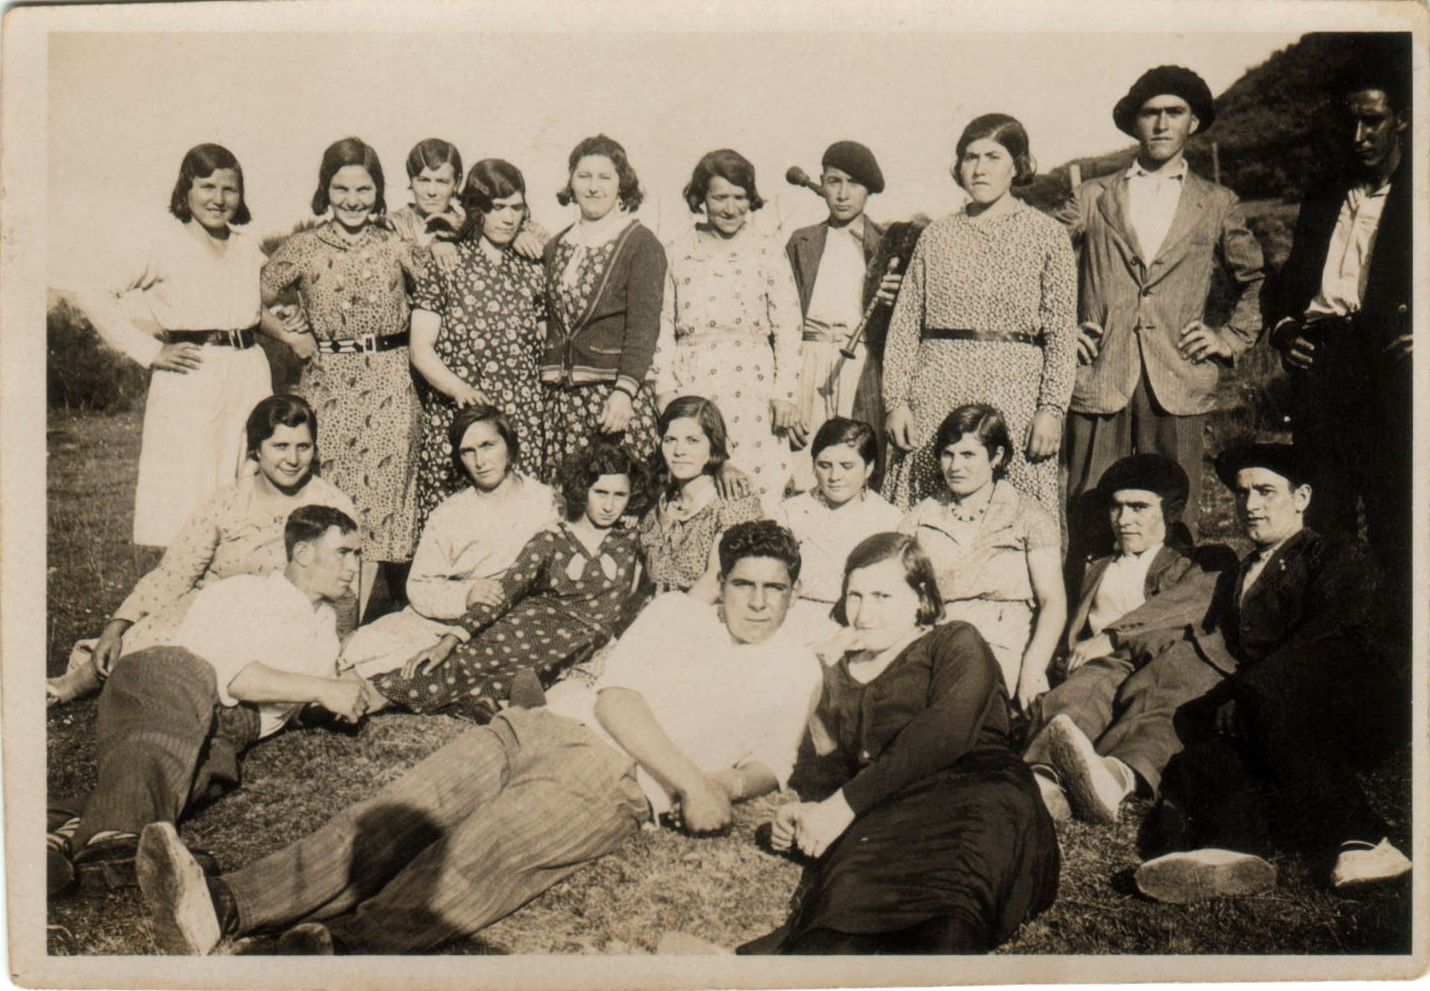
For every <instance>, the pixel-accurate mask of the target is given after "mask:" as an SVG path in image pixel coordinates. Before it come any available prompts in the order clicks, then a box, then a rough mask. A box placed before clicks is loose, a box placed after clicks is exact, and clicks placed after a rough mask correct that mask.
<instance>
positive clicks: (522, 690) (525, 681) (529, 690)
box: [507, 668, 546, 709]
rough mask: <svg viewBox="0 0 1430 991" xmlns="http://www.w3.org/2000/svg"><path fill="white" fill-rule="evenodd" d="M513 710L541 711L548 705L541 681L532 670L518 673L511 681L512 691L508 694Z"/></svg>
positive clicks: (523, 670) (522, 670)
mask: <svg viewBox="0 0 1430 991" xmlns="http://www.w3.org/2000/svg"><path fill="white" fill-rule="evenodd" d="M507 698H508V700H509V701H510V702H511V704H512V707H513V708H517V709H540V708H541V707H542V706H544V705H545V704H546V692H545V690H543V689H542V687H541V679H540V678H538V677H537V676H536V672H535V671H533V670H531V668H522V669H521V670H519V671H517V673H516V677H514V678H512V680H511V691H510V692H509V693H508V694H507Z"/></svg>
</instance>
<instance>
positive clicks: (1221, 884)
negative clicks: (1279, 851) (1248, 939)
mask: <svg viewBox="0 0 1430 991" xmlns="http://www.w3.org/2000/svg"><path fill="white" fill-rule="evenodd" d="M1219 852H1221V853H1226V851H1219ZM1133 878H1134V880H1135V881H1136V883H1137V890H1139V891H1141V892H1142V894H1144V895H1146V896H1147V897H1148V898H1151V899H1153V900H1154V901H1159V902H1166V903H1168V904H1170V905H1185V904H1188V903H1190V902H1199V901H1205V900H1206V899H1208V898H1238V897H1243V896H1246V895H1259V894H1261V893H1263V892H1266V891H1270V890H1271V889H1273V888H1275V887H1276V868H1275V867H1273V866H1272V865H1271V864H1269V863H1267V862H1266V861H1264V860H1262V859H1261V858H1260V857H1253V856H1252V855H1251V854H1238V855H1235V856H1233V857H1231V858H1230V859H1225V860H1217V861H1207V860H1204V859H1199V858H1198V857H1197V856H1196V855H1195V854H1187V853H1169V854H1167V855H1166V856H1163V857H1158V858H1156V859H1155V860H1149V861H1147V862H1146V863H1145V864H1143V865H1142V866H1141V867H1139V868H1137V873H1136V874H1134V875H1133Z"/></svg>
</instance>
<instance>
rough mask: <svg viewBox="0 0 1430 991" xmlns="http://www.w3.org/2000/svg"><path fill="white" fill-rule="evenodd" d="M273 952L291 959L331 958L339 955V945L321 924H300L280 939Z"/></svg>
mask: <svg viewBox="0 0 1430 991" xmlns="http://www.w3.org/2000/svg"><path fill="white" fill-rule="evenodd" d="M273 952H274V953H276V954H278V955H279V956H289V957H331V956H335V955H336V954H337V952H338V944H337V943H336V942H335V941H334V940H333V934H332V933H331V932H329V931H328V927H327V926H325V925H323V924H322V923H321V922H300V923H298V925H296V926H294V927H293V928H292V929H289V930H288V931H287V932H285V933H284V934H283V935H282V936H279V937H278V946H277V948H276V949H275V950H274V951H273Z"/></svg>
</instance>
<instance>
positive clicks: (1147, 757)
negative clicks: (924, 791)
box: [1023, 454, 1236, 822]
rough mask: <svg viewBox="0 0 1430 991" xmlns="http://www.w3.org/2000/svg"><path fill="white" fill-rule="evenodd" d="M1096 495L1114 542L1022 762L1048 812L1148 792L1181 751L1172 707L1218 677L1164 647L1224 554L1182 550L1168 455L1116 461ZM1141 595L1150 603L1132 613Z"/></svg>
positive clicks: (1083, 813) (1231, 564)
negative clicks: (1151, 612) (1152, 605)
mask: <svg viewBox="0 0 1430 991" xmlns="http://www.w3.org/2000/svg"><path fill="white" fill-rule="evenodd" d="M1097 492H1098V494H1099V501H1100V502H1101V504H1102V506H1103V509H1104V512H1105V513H1106V516H1105V519H1106V520H1107V521H1108V523H1109V524H1110V527H1111V530H1112V534H1113V542H1114V547H1115V550H1114V553H1112V554H1110V555H1108V556H1106V557H1101V558H1098V559H1097V560H1096V561H1094V562H1092V564H1091V565H1090V566H1089V567H1088V569H1087V573H1086V575H1085V576H1084V577H1083V582H1082V594H1081V596H1080V597H1079V600H1078V604H1077V607H1076V609H1075V610H1074V611H1073V616H1072V620H1071V621H1070V622H1069V624H1068V630H1067V651H1068V659H1067V669H1068V677H1067V680H1066V681H1064V682H1063V683H1062V684H1061V685H1059V686H1058V687H1056V688H1054V689H1053V690H1052V691H1050V692H1048V693H1047V694H1046V695H1044V696H1043V697H1042V698H1041V699H1040V700H1039V703H1038V707H1037V715H1036V719H1035V722H1034V725H1033V729H1032V732H1031V733H1030V734H1029V743H1028V747H1027V751H1026V752H1025V753H1024V755H1023V759H1024V761H1026V762H1027V763H1028V764H1029V765H1030V766H1031V767H1032V768H1033V773H1034V778H1035V780H1036V781H1037V782H1038V787H1039V790H1040V792H1041V793H1042V796H1043V802H1044V804H1045V805H1047V807H1048V811H1049V813H1050V814H1051V815H1052V816H1053V818H1054V819H1057V820H1061V819H1066V818H1068V816H1069V814H1070V813H1075V814H1076V815H1077V817H1078V818H1080V819H1086V820H1090V821H1093V822H1115V821H1116V820H1117V818H1118V815H1119V813H1120V809H1121V806H1122V802H1123V800H1124V799H1125V798H1127V797H1129V796H1130V795H1132V794H1133V793H1134V792H1135V791H1136V790H1138V789H1139V788H1140V789H1141V790H1143V791H1145V792H1146V793H1148V794H1155V793H1156V791H1157V787H1158V785H1159V783H1160V781H1161V777H1162V769H1163V768H1164V767H1165V766H1166V764H1167V761H1168V759H1169V758H1170V757H1171V756H1172V755H1173V754H1174V753H1176V752H1177V751H1178V750H1180V749H1181V743H1180V741H1178V739H1177V736H1176V733H1175V731H1174V730H1173V728H1172V715H1173V713H1174V712H1175V711H1176V710H1177V708H1178V707H1179V706H1180V705H1182V704H1183V703H1185V702H1188V701H1190V700H1191V699H1194V698H1197V697H1199V696H1201V695H1203V694H1205V693H1206V692H1207V691H1209V690H1210V689H1212V688H1213V687H1215V686H1216V684H1217V683H1218V682H1220V681H1221V674H1220V672H1218V671H1217V670H1216V669H1215V668H1213V667H1211V666H1210V665H1208V664H1206V663H1205V662H1203V661H1201V660H1200V659H1199V658H1196V657H1192V656H1190V655H1182V656H1178V655H1177V654H1175V653H1173V654H1168V653H1166V652H1167V648H1168V647H1170V646H1172V645H1173V644H1175V643H1177V642H1179V641H1181V640H1182V639H1183V631H1184V630H1185V629H1186V627H1187V626H1188V625H1189V624H1191V623H1193V622H1195V621H1196V620H1197V619H1199V618H1201V616H1202V615H1203V614H1205V612H1206V608H1207V603H1208V602H1209V601H1210V598H1211V592H1212V589H1213V588H1214V587H1215V584H1216V579H1217V575H1218V573H1219V572H1221V571H1223V570H1226V569H1227V568H1235V566H1236V557H1235V555H1233V554H1232V552H1231V551H1230V550H1229V549H1228V548H1226V547H1223V546H1221V545H1216V546H1213V547H1206V548H1201V549H1199V550H1196V551H1194V550H1193V548H1192V547H1191V543H1190V537H1189V535H1188V534H1187V532H1186V528H1185V527H1183V526H1182V524H1181V522H1180V518H1181V514H1182V511H1183V509H1184V508H1185V506H1186V503H1187V475H1186V472H1184V471H1182V469H1181V468H1180V467H1179V466H1178V465H1177V463H1176V462H1175V461H1173V460H1171V459H1170V458H1165V457H1163V456H1162V455H1160V454H1134V455H1132V456H1130V457H1126V458H1123V459H1122V460H1121V461H1118V462H1116V463H1115V464H1113V466H1112V467H1111V468H1109V469H1107V471H1106V472H1104V473H1103V476H1102V480H1101V481H1100V482H1099V483H1098V487H1097ZM1164 594H1165V595H1166V598H1165V599H1164V598H1163V596H1164ZM1153 600H1156V601H1157V602H1159V603H1161V604H1162V607H1161V608H1159V609H1158V611H1157V612H1156V614H1155V616H1153V617H1151V618H1150V619H1149V620H1147V621H1144V619H1143V617H1144V616H1145V615H1146V614H1147V611H1148V607H1146V606H1144V603H1149V602H1152V601H1153ZM1173 602H1175V603H1177V604H1176V605H1175V606H1173V605H1171V604H1172V603H1173ZM1094 741H1095V743H1094ZM1070 752H1071V753H1072V754H1073V755H1074V756H1073V758H1072V759H1071V760H1070V759H1068V754H1069V753H1070ZM1087 754H1091V755H1093V756H1092V757H1088V758H1086V759H1085V756H1084V755H1087ZM1090 764H1095V768H1094V770H1095V771H1096V772H1098V773H1097V774H1090V773H1089V771H1088V765H1090ZM1070 805H1071V808H1070V807H1069V806H1070Z"/></svg>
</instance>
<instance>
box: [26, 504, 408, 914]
mask: <svg viewBox="0 0 1430 991" xmlns="http://www.w3.org/2000/svg"><path fill="white" fill-rule="evenodd" d="M283 542H284V546H285V548H286V551H287V555H288V564H287V567H286V568H285V569H284V570H283V571H282V572H275V573H273V574H271V575H266V576H261V577H260V576H258V575H235V576H233V577H232V578H226V579H224V580H223V581H220V582H216V583H215V584H213V585H210V586H208V587H207V588H205V589H203V590H202V591H201V592H200V593H199V594H198V596H197V597H195V599H194V601H193V604H192V605H191V606H190V607H189V610H188V613H187V614H186V615H185V617H184V622H183V623H182V624H181V625H180V626H179V629H178V630H177V631H176V632H175V634H174V636H173V639H172V642H171V644H170V645H167V646H158V647H150V648H148V649H146V650H141V651H136V652H135V653H133V654H130V655H128V656H126V657H122V658H120V660H119V662H118V663H116V664H115V665H114V670H113V671H112V672H111V674H110V677H109V681H108V682H107V683H106V684H105V686H104V693H103V694H102V695H101V696H100V697H99V716H98V720H97V722H96V730H95V733H96V737H97V739H96V746H95V750H96V751H97V752H98V754H99V783H98V784H97V785H96V786H95V789H94V791H93V792H92V793H90V794H89V795H88V796H87V797H85V798H83V799H80V800H76V801H63V800H61V801H57V802H52V803H51V806H50V816H51V829H52V830H53V831H52V832H51V833H50V834H49V836H48V850H47V866H48V872H49V891H50V894H51V895H58V894H63V893H65V892H67V891H69V890H70V889H71V888H73V887H74V886H75V883H76V881H77V880H79V881H80V882H81V885H80V886H81V887H83V888H85V889H92V888H100V889H102V888H105V887H122V886H125V885H132V884H133V883H134V852H135V848H136V846H137V845H138V842H139V831H140V830H141V829H143V828H144V827H145V826H146V825H148V824H149V823H152V822H164V823H172V822H174V821H175V820H176V819H178V818H179V816H180V815H182V814H183V812H184V810H185V808H187V807H188V806H189V805H190V804H191V803H192V802H195V801H198V800H201V799H204V798H208V797H212V794H213V793H214V792H216V791H219V790H222V789H224V788H228V787H232V786H234V785H236V784H237V783H238V757H239V754H241V753H242V752H243V750H244V749H245V748H246V747H248V746H249V745H250V744H252V743H254V742H256V741H257V740H261V739H263V738H264V737H267V736H272V735H273V734H274V733H277V732H278V731H279V730H281V729H282V728H283V727H284V726H285V725H287V723H288V721H289V720H290V719H291V718H292V717H293V716H295V715H296V714H297V713H298V711H299V710H300V709H301V708H302V707H303V706H304V705H305V704H313V705H318V706H321V707H322V708H324V709H326V710H328V711H329V712H332V713H333V714H335V715H336V716H337V717H338V718H339V719H342V720H344V721H347V722H356V721H357V720H359V719H361V718H362V717H363V715H364V714H366V712H367V710H368V708H369V707H370V706H371V705H372V704H373V702H375V701H377V700H379V699H380V696H378V695H377V694H376V692H375V691H374V690H373V689H372V686H370V685H369V684H368V683H367V682H366V681H363V680H362V679H361V678H357V677H347V678H339V677H336V665H337V659H338V634H337V628H336V617H335V615H334V613H333V608H332V603H333V602H334V600H336V599H338V598H341V597H342V596H343V595H344V594H345V593H346V592H348V591H349V589H350V588H351V586H352V581H353V577H354V575H356V573H357V567H358V555H359V553H360V551H361V544H360V539H359V535H358V527H357V524H356V523H355V522H353V520H352V519H351V518H350V517H349V516H348V515H347V514H345V513H343V512H342V511H341V510H337V509H333V508H331V507H329V506H316V505H314V506H301V507H299V508H298V509H295V510H294V511H293V512H292V513H291V514H290V515H289V517H288V521H287V523H286V524H285V526H284V530H283ZM204 856H205V857H206V858H207V855H206V854H205V855H204ZM91 881H93V882H94V883H90V882H91Z"/></svg>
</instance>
